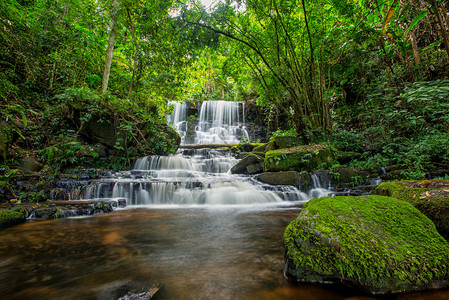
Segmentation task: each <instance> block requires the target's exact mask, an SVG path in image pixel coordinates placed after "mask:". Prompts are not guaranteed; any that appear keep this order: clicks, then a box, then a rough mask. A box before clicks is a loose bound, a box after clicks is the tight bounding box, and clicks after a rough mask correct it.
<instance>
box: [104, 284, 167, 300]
mask: <svg viewBox="0 0 449 300" xmlns="http://www.w3.org/2000/svg"><path fill="white" fill-rule="evenodd" d="M97 299H99V300H111V299H112V300H113V299H116V300H147V299H166V294H165V286H164V284H161V283H153V284H148V283H143V282H138V281H137V282H134V281H115V282H112V283H109V284H106V285H105V286H103V288H102V289H101V291H99V292H98V296H97Z"/></svg>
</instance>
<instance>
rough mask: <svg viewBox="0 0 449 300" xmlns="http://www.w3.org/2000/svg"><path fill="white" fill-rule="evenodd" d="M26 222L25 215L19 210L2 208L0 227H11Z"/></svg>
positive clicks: (0, 211)
mask: <svg viewBox="0 0 449 300" xmlns="http://www.w3.org/2000/svg"><path fill="white" fill-rule="evenodd" d="M23 222H25V216H24V215H23V214H22V213H20V212H17V211H13V210H9V209H4V210H0V228H6V227H10V226H13V225H16V224H20V223H23Z"/></svg>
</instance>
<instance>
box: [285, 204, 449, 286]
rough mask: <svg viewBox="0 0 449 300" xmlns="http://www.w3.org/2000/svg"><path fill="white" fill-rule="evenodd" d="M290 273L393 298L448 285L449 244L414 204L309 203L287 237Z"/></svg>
mask: <svg viewBox="0 0 449 300" xmlns="http://www.w3.org/2000/svg"><path fill="white" fill-rule="evenodd" d="M284 245H285V247H286V259H287V262H288V273H289V274H290V275H291V276H294V277H296V278H297V279H299V280H302V281H312V282H313V281H328V280H331V281H342V282H344V283H348V284H350V285H352V286H353V285H356V286H359V287H361V288H362V289H365V290H367V291H369V292H375V293H389V292H402V291H408V290H419V289H428V288H429V287H430V286H438V287H442V286H447V285H448V283H449V282H448V278H449V270H448V267H449V256H448V255H447V253H448V251H449V244H448V243H447V242H446V241H445V240H444V239H443V237H442V236H440V235H439V234H438V232H437V231H436V230H435V226H434V225H433V223H432V222H431V221H430V220H429V219H428V218H427V217H426V216H424V215H423V214H421V213H420V212H419V211H418V210H417V209H416V208H414V207H413V206H412V205H410V204H409V203H407V202H405V201H402V200H397V199H394V198H391V197H384V196H364V197H324V198H319V199H313V200H311V201H309V202H308V203H307V204H306V205H305V206H304V208H303V210H302V212H301V214H300V215H299V216H298V218H297V219H295V220H294V221H293V222H291V223H290V224H289V225H288V227H287V229H286V230H285V234H284Z"/></svg>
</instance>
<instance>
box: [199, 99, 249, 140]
mask: <svg viewBox="0 0 449 300" xmlns="http://www.w3.org/2000/svg"><path fill="white" fill-rule="evenodd" d="M244 108H245V107H244V103H243V102H230V101H204V102H203V104H202V105H201V110H200V115H199V122H198V125H197V127H196V130H195V131H196V138H195V143H196V144H236V143H239V142H241V141H242V140H243V139H246V140H248V139H249V136H248V132H247V131H246V128H245V117H244V110H245V109H244Z"/></svg>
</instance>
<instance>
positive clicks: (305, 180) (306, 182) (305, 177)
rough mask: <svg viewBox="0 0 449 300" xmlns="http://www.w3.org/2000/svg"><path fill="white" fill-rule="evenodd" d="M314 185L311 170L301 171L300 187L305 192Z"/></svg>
mask: <svg viewBox="0 0 449 300" xmlns="http://www.w3.org/2000/svg"><path fill="white" fill-rule="evenodd" d="M311 185H312V178H311V177H310V174H309V172H307V171H302V172H300V173H299V189H300V190H301V191H303V192H307V191H308V190H309V189H310V186H311Z"/></svg>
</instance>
